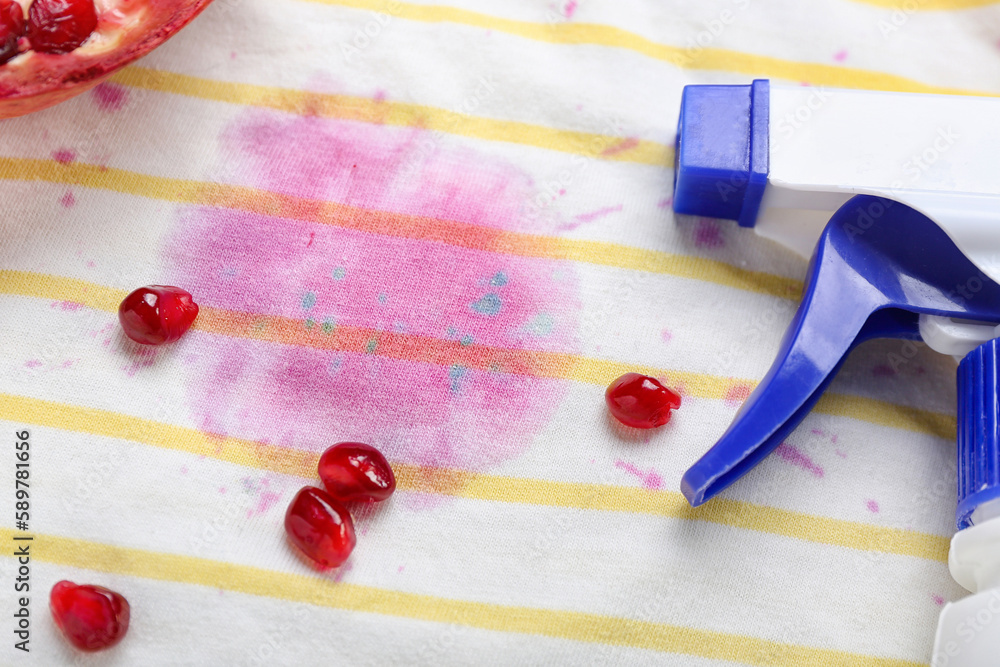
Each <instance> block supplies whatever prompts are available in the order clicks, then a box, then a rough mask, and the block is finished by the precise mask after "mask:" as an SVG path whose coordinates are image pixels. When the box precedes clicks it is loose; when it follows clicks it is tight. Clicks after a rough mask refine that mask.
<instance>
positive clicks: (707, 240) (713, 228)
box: [694, 218, 726, 248]
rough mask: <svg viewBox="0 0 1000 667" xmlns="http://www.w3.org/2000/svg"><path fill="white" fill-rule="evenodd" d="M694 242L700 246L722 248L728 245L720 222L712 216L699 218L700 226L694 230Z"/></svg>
mask: <svg viewBox="0 0 1000 667" xmlns="http://www.w3.org/2000/svg"><path fill="white" fill-rule="evenodd" d="M694 244H695V246H697V247H699V248H721V247H722V246H724V245H726V242H725V240H724V239H723V238H722V233H721V230H720V229H719V223H718V222H716V221H715V220H712V219H710V218H702V219H701V220H699V221H698V228H697V229H695V231H694Z"/></svg>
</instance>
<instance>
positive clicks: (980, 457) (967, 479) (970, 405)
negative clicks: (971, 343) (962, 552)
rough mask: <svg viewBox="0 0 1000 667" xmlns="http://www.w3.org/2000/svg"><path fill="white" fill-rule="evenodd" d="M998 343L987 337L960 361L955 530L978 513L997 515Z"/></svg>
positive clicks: (999, 454) (999, 499)
mask: <svg viewBox="0 0 1000 667" xmlns="http://www.w3.org/2000/svg"><path fill="white" fill-rule="evenodd" d="M998 362H1000V341H998V340H997V339H995V338H994V339H993V340H991V341H987V342H985V343H983V344H982V345H980V346H979V347H977V348H976V349H975V350H973V351H972V352H970V353H969V354H968V355H966V357H965V358H964V359H963V360H962V362H961V363H960V364H959V365H958V509H957V510H956V512H955V523H956V524H957V526H958V529H959V530H961V529H963V528H968V527H969V526H971V525H973V524H974V523H976V520H977V519H980V516H978V515H977V514H976V510H977V509H979V508H983V509H982V510H980V511H981V512H982V511H984V510H987V509H988V508H992V512H991V513H990V515H991V516H995V515H997V514H1000V388H998V386H997V382H998V379H1000V368H998V365H1000V364H998Z"/></svg>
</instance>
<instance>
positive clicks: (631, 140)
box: [601, 137, 639, 156]
mask: <svg viewBox="0 0 1000 667" xmlns="http://www.w3.org/2000/svg"><path fill="white" fill-rule="evenodd" d="M638 145H639V140H638V139H636V138H635V137H628V138H627V139H622V140H621V141H619V142H618V143H617V144H615V145H614V146H608V147H607V148H605V149H604V150H603V151H601V155H604V156H608V155H617V154H618V153H624V152H625V151H627V150H630V149H632V148H635V147H636V146H638Z"/></svg>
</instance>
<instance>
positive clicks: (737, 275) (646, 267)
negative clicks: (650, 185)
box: [0, 158, 802, 298]
mask: <svg viewBox="0 0 1000 667" xmlns="http://www.w3.org/2000/svg"><path fill="white" fill-rule="evenodd" d="M0 179H7V180H18V181H42V182H45V183H57V184H64V185H77V186H82V187H88V188H95V189H103V190H110V191H112V192H119V193H122V194H128V195H133V196H138V197H147V198H150V199H159V200H162V201H169V202H174V203H179V204H195V205H203V206H219V207H225V208H230V209H235V210H243V211H250V212H253V213H257V214H260V215H271V216H278V217H284V218H288V219H297V220H305V221H309V222H317V223H320V224H328V225H333V226H337V227H342V228H346V229H357V230H359V231H365V232H368V233H374V234H384V235H395V236H402V237H406V238H414V239H425V240H432V241H434V242H438V243H447V244H451V245H458V246H461V247H468V248H472V249H476V250H483V251H487V252H498V253H502V254H508V255H516V256H522V257H544V258H547V259H558V260H566V261H573V262H583V263H588V264H594V265H598V266H611V267H616V268H621V269H627V270H633V271H644V272H649V273H661V274H667V275H673V276H678V277H681V278H689V279H693V280H702V281H707V282H712V283H715V284H718V285H723V286H726V287H733V288H736V289H742V290H748V291H753V292H759V293H762V294H770V295H773V296H779V297H782V298H795V297H796V296H797V295H798V294H799V293H800V292H801V290H802V283H801V282H799V281H797V280H794V279H792V278H785V277H783V276H775V275H771V274H768V273H763V272H760V271H748V270H746V269H741V268H737V267H734V266H731V265H729V264H726V263H724V262H720V261H716V260H711V259H705V258H702V257H691V256H687V255H674V254H671V253H665V252H657V251H653V250H646V249H642V248H634V247H629V246H623V245H619V244H615V243H604V242H599V241H584V240H574V239H565V238H559V237H552V236H538V235H533V234H524V233H519V232H506V231H501V230H494V229H490V228H483V227H479V226H476V225H468V224H464V223H458V222H452V221H447V220H435V219H431V218H418V217H416V216H407V215H403V214H393V213H387V212H385V211H372V210H369V209H361V208H356V207H352V206H347V205H344V204H337V203H335V202H323V201H315V200H309V199H304V198H301V197H292V196H290V195H284V194H279V193H274V192H269V191H266V190H259V189H255V188H248V187H244V186H238V185H223V184H218V183H206V182H200V181H191V180H182V179H176V178H167V177H163V176H149V175H146V174H139V173H136V172H131V171H125V170H122V169H111V168H107V167H98V166H95V165H88V164H82V163H72V164H68V165H64V164H60V163H58V162H56V161H54V160H32V159H22V158H0ZM428 230H433V233H431V232H429V231H428Z"/></svg>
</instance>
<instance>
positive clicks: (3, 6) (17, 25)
mask: <svg viewBox="0 0 1000 667" xmlns="http://www.w3.org/2000/svg"><path fill="white" fill-rule="evenodd" d="M23 34H24V10H23V9H21V5H19V4H18V3H16V2H14V0H0V65H2V64H4V63H5V62H7V61H8V60H10V59H11V58H13V57H14V56H16V55H17V39H18V38H19V37H20V36H21V35H23Z"/></svg>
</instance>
